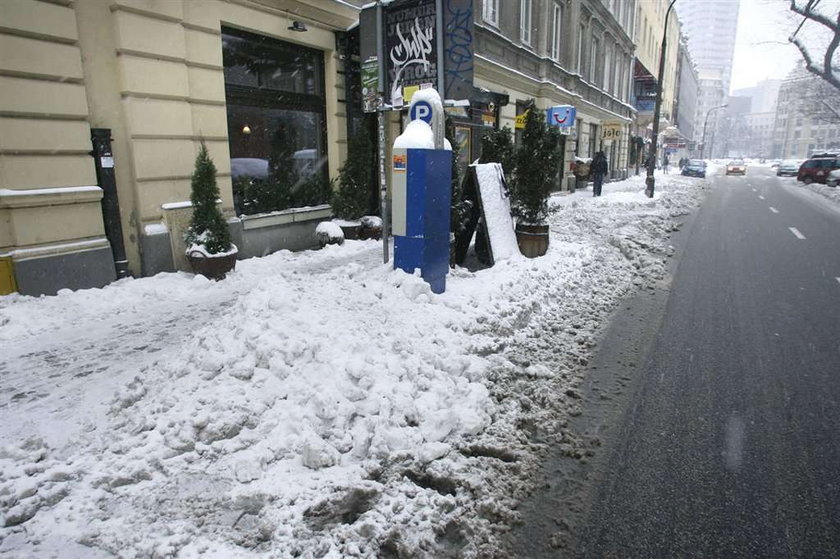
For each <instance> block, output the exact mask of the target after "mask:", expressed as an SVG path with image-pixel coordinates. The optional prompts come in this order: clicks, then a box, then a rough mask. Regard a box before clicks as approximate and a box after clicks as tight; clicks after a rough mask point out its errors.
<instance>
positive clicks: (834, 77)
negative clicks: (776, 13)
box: [788, 0, 840, 89]
mask: <svg viewBox="0 0 840 559" xmlns="http://www.w3.org/2000/svg"><path fill="white" fill-rule="evenodd" d="M815 4H816V3H815V2H814V1H813V0H809V2H808V3H807V4H805V5H804V6H800V5H797V3H796V0H790V9H791V11H792V12H794V13H796V14H799V15H801V16H802V17H804V18H805V19H806V20H810V21H814V22H816V23H819V24H821V25H823V26H825V27H827V28H828V29H829V30H830V31H831V32H832V33H833V36H832V39H831V42H830V43H829V44H828V46H827V47H826V49H825V53H824V55H823V60H822V64H819V63H818V62H817V61H816V60H815V57H814V56H812V55H811V52H810V51H809V50H808V47H807V46H806V45H805V42H804V41H803V40H802V39H801V38H799V37H797V36H796V34H797V33H798V32H799V29H797V30H796V32H795V33H794V34H793V35H791V36H790V38H789V39H788V40H789V41H790V42H791V43H793V44H794V45H795V46H796V48H798V49H799V52H800V53H801V54H802V59H803V60H804V61H805V69H806V70H808V71H809V72H811V73H812V74H814V75H816V76H819V77H820V78H822V79H824V80H825V81H826V82H828V83H829V84H831V85H832V86H833V87H835V88H837V89H840V75H838V74H837V73H835V68H834V66H833V64H832V61H833V59H834V53H835V52H836V51H837V47H838V46H840V12H838V13H837V17H836V19H835V20H832V19H831V18H829V17H828V16H826V15H824V14H821V13H819V12H817V11H815V10H814V9H813V8H814V6H815ZM803 23H804V20H803ZM801 27H802V26H801V25H800V28H801Z"/></svg>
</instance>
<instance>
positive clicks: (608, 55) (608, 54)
mask: <svg viewBox="0 0 840 559" xmlns="http://www.w3.org/2000/svg"><path fill="white" fill-rule="evenodd" d="M611 63H612V49H611V48H610V46H609V45H604V80H603V82H602V83H603V86H604V90H605V91H607V92H609V90H610V70H612V68H611V67H610V66H611Z"/></svg>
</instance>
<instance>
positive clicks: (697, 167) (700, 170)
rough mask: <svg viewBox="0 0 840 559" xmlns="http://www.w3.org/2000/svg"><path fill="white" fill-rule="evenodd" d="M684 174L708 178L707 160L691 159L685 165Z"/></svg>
mask: <svg viewBox="0 0 840 559" xmlns="http://www.w3.org/2000/svg"><path fill="white" fill-rule="evenodd" d="M682 174H683V175H685V176H687V177H700V178H701V179H705V178H706V162H705V161H703V160H702V159H689V160H688V163H686V164H685V167H683V170H682Z"/></svg>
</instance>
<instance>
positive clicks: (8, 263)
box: [0, 256, 17, 295]
mask: <svg viewBox="0 0 840 559" xmlns="http://www.w3.org/2000/svg"><path fill="white" fill-rule="evenodd" d="M15 291H17V283H16V282H15V268H14V265H13V263H12V259H11V258H8V257H6V258H4V257H2V256H0V295H8V294H9V293H14V292H15Z"/></svg>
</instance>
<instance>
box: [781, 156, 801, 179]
mask: <svg viewBox="0 0 840 559" xmlns="http://www.w3.org/2000/svg"><path fill="white" fill-rule="evenodd" d="M800 165H801V163H800V162H799V161H797V160H795V159H785V160H784V161H782V162H781V163H779V166H778V167H777V168H776V176H777V177H795V176H796V174H797V173H798V172H799V166H800Z"/></svg>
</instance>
